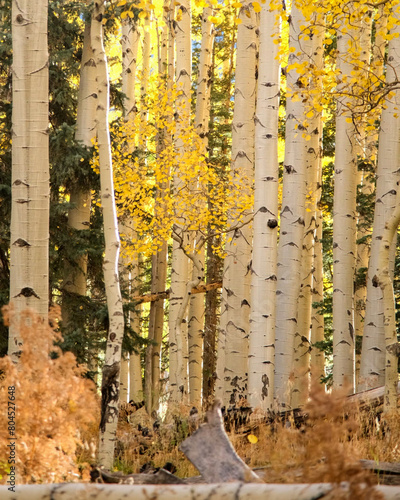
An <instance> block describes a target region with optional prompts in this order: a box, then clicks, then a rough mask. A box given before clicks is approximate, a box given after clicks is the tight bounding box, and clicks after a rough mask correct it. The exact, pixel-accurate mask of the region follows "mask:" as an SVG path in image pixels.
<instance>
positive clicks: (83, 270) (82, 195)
mask: <svg viewBox="0 0 400 500" xmlns="http://www.w3.org/2000/svg"><path fill="white" fill-rule="evenodd" d="M95 95H96V69H95V66H94V61H93V51H92V45H91V41H90V23H87V24H86V26H85V34H84V40H83V52H82V61H81V72H80V81H79V93H78V110H77V120H76V133H75V139H76V140H77V141H79V142H80V143H81V144H82V145H83V146H85V147H86V148H90V147H91V146H92V141H93V139H94V138H95V114H96V98H95ZM70 203H71V205H72V207H71V208H70V209H69V212H68V227H70V228H71V229H72V230H77V231H81V230H87V229H89V227H90V205H91V194H90V190H82V188H81V187H80V186H75V187H74V189H72V190H71V193H70ZM86 274H87V254H82V255H80V256H79V257H76V258H75V259H74V263H73V264H71V263H70V262H68V261H66V263H65V268H64V283H63V300H62V308H61V316H62V320H63V324H64V327H68V324H69V322H70V317H69V316H70V315H69V312H70V307H71V304H70V301H69V300H68V299H69V296H70V294H74V295H81V296H85V295H86ZM70 326H72V327H75V328H76V327H81V328H82V329H83V325H76V324H74V325H70ZM94 368H95V367H94Z"/></svg>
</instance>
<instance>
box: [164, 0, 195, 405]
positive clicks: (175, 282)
mask: <svg viewBox="0 0 400 500" xmlns="http://www.w3.org/2000/svg"><path fill="white" fill-rule="evenodd" d="M190 78H191V13H190V3H189V2H188V1H187V0H185V1H183V2H181V4H180V5H179V8H178V14H177V16H176V85H177V90H178V91H180V95H179V97H178V100H177V103H178V113H179V119H178V124H177V134H176V135H177V139H176V147H177V149H178V161H179V156H180V155H182V154H183V152H184V148H185V145H184V144H183V142H182V139H180V138H179V131H180V130H183V129H184V128H186V127H187V126H188V125H189V123H190V85H191V82H190ZM180 168H183V165H181V167H180ZM180 188H181V180H180V177H179V173H177V174H176V175H175V177H174V179H173V189H174V190H179V189H180ZM185 222H186V221H184V220H182V221H181V222H180V223H179V227H178V228H177V234H178V236H179V238H182V240H183V241H184V242H183V246H185V247H187V246H189V238H188V234H187V233H186V232H185V231H184V229H183V227H184V225H185ZM183 233H185V234H183ZM188 281H189V261H188V258H187V256H186V255H185V253H184V251H183V249H182V245H181V243H179V242H177V241H176V240H175V239H174V242H173V246H172V270H171V296H170V303H169V323H168V326H169V344H170V358H169V369H170V372H169V373H170V391H171V395H170V401H171V402H173V403H177V402H181V401H183V400H184V399H185V397H186V392H187V371H188V367H187V362H186V359H185V358H186V355H185V352H186V353H187V319H186V313H185V314H183V315H182V314H181V311H180V309H181V305H182V303H183V301H184V297H185V294H186V286H187V283H188ZM180 321H181V324H178V323H179V322H180Z"/></svg>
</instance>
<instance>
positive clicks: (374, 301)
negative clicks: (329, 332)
mask: <svg viewBox="0 0 400 500" xmlns="http://www.w3.org/2000/svg"><path fill="white" fill-rule="evenodd" d="M398 15H399V14H398V10H397V8H396V11H395V12H393V13H392V16H393V17H394V19H398ZM399 34H400V27H399V24H398V22H394V23H393V27H392V28H391V30H390V35H393V38H392V39H391V40H390V41H389V47H388V57H387V67H386V84H387V85H390V84H392V83H393V82H395V81H397V75H398V73H399V70H400V58H399V52H400V38H398V36H399ZM399 105H400V94H399V91H398V90H393V91H392V92H391V94H389V97H388V99H387V101H386V102H385V106H384V108H383V110H382V117H381V123H380V131H379V150H378V162H377V171H376V177H377V179H376V200H375V212H374V224H373V231H372V241H371V257H370V262H369V267H368V278H367V303H366V313H365V327H364V336H363V344H362V353H361V366H360V383H359V388H360V389H361V390H362V389H366V388H370V387H377V386H380V385H383V383H384V377H385V375H384V374H385V333H384V309H383V295H382V290H381V288H379V287H376V286H374V283H373V278H374V276H376V275H377V273H378V266H379V254H380V251H381V241H382V237H383V232H384V228H385V225H386V223H387V221H388V220H389V218H390V216H391V213H392V211H393V209H394V206H395V203H396V202H395V199H396V189H394V186H396V183H397V181H398V179H399V173H398V155H399V141H400V136H399V122H398V118H397V114H398V109H399ZM394 248H395V242H393V243H392V251H391V255H390V257H391V259H390V265H389V272H390V275H391V276H392V275H393V266H394V253H393V252H394Z"/></svg>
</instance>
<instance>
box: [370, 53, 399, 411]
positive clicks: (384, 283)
mask: <svg viewBox="0 0 400 500" xmlns="http://www.w3.org/2000/svg"><path fill="white" fill-rule="evenodd" d="M389 47H390V44H389ZM396 187H397V195H396V205H395V208H394V210H393V212H392V214H391V215H390V217H389V218H388V220H387V222H386V224H385V228H384V231H383V234H382V241H381V244H380V250H379V258H378V272H377V275H375V276H374V277H373V278H372V281H373V286H375V287H376V286H378V285H379V287H380V288H381V290H382V302H383V316H384V331H385V394H384V399H383V403H384V410H385V412H390V411H391V412H395V411H397V396H398V395H397V386H398V383H399V376H398V364H399V356H400V344H399V342H398V341H397V328H396V306H395V297H394V290H393V279H392V278H391V276H390V275H391V274H392V273H391V270H390V267H391V263H390V253H391V247H392V246H393V240H394V239H395V238H396V237H397V228H398V227H399V225H400V191H399V183H398V182H397V186H396Z"/></svg>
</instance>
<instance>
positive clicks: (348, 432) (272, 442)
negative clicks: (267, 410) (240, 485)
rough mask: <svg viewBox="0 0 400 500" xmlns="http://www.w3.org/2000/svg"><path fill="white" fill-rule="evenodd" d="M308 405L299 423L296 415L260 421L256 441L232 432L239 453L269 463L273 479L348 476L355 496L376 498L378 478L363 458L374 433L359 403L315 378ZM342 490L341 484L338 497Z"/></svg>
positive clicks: (340, 478)
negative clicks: (364, 420)
mask: <svg viewBox="0 0 400 500" xmlns="http://www.w3.org/2000/svg"><path fill="white" fill-rule="evenodd" d="M304 411H305V413H306V414H307V415H308V417H307V418H306V419H305V421H304V422H302V423H297V425H296V424H295V422H294V420H293V419H291V420H289V421H287V420H286V421H282V420H277V421H276V422H275V423H274V424H272V425H265V424H262V425H260V424H258V425H255V427H254V432H253V434H254V435H255V436H256V438H258V441H257V442H256V443H255V444H250V443H249V440H248V438H247V436H241V437H240V436H236V437H235V436H231V439H232V441H233V442H234V445H235V447H236V449H237V451H238V453H239V455H240V456H242V458H243V459H244V460H245V461H246V462H247V463H248V464H249V465H250V466H251V467H266V472H265V481H266V482H268V483H316V482H318V483H319V482H328V483H335V484H339V483H341V482H343V481H346V482H349V484H350V494H351V498H355V499H364V498H375V496H374V495H376V493H372V492H371V489H370V487H371V486H372V485H373V484H374V483H376V479H375V477H374V475H373V474H372V473H371V472H369V471H365V470H363V468H362V466H361V464H360V462H359V460H360V459H362V458H368V457H366V456H365V443H366V442H367V441H369V436H368V434H365V431H366V429H365V427H364V428H363V427H362V426H361V423H360V414H359V411H358V408H357V407H355V406H349V405H348V404H347V398H346V392H345V391H336V392H334V393H332V394H327V393H325V390H324V387H323V386H321V385H319V384H314V386H313V388H312V391H311V394H310V402H309V403H308V404H307V406H306V408H305V410H304ZM254 441H255V439H254ZM340 495H341V493H340V490H338V492H337V496H336V497H335V498H341V496H340ZM345 498H347V496H346V497H345ZM376 498H379V497H376Z"/></svg>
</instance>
